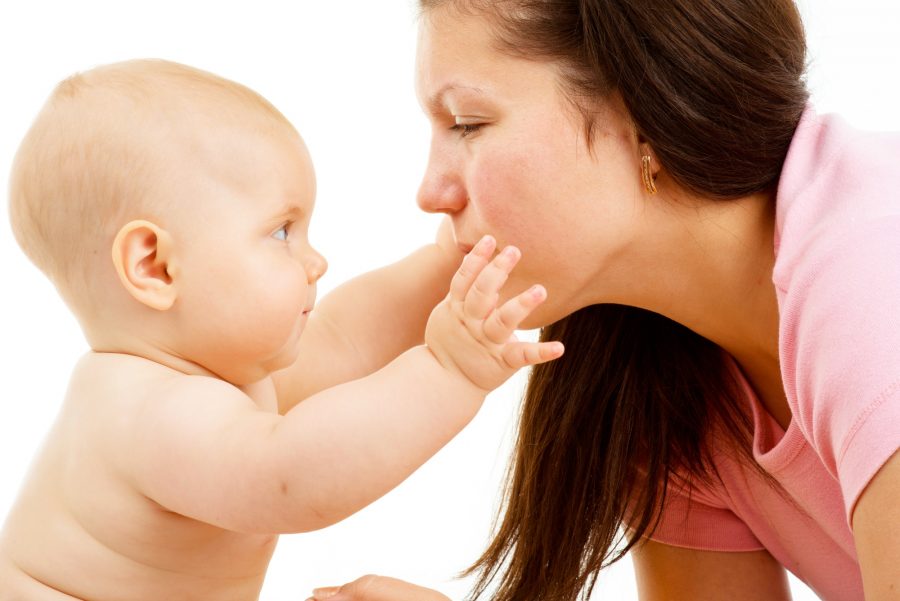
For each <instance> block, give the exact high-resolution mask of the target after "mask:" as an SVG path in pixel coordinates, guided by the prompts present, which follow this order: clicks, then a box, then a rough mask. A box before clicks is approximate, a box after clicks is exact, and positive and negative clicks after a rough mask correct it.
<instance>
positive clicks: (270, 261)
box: [164, 128, 327, 384]
mask: <svg viewBox="0 0 900 601" xmlns="http://www.w3.org/2000/svg"><path fill="white" fill-rule="evenodd" d="M191 142H192V144H191V145H190V146H191V153H192V156H190V157H186V158H187V159H189V162H187V163H186V168H185V169H184V170H183V173H180V174H179V175H178V176H177V178H178V179H177V181H176V185H175V186H173V189H174V190H176V192H175V193H176V194H177V203H176V204H177V208H176V209H175V213H177V219H172V220H170V221H171V222H170V223H168V224H166V225H165V226H164V227H165V228H166V229H167V230H169V231H170V232H172V234H173V237H174V238H175V244H176V245H177V249H178V254H177V264H176V265H175V267H174V268H175V269H176V270H177V271H178V273H177V275H176V277H175V280H176V281H177V282H180V283H179V284H178V301H177V302H176V304H175V306H174V307H173V310H174V311H176V312H177V319H179V320H180V323H181V325H182V326H183V327H180V328H179V329H180V331H183V332H184V335H183V337H182V340H181V345H180V346H181V347H182V348H183V349H185V350H184V351H183V352H184V353H185V354H186V358H187V359H189V360H191V361H193V362H195V363H198V364H199V365H201V366H203V367H204V368H206V369H208V370H210V371H212V372H213V373H215V374H217V375H218V376H220V377H222V378H224V379H226V380H228V381H230V382H232V383H235V384H244V383H248V382H253V381H256V380H259V379H261V378H262V377H264V376H266V375H267V374H268V373H271V372H272V371H275V370H278V369H281V368H284V367H286V366H288V365H290V364H291V363H293V361H294V360H295V358H296V356H297V350H298V340H299V338H300V334H301V332H302V331H303V328H304V326H305V324H306V320H307V318H308V315H309V312H310V311H311V310H312V308H313V305H314V304H315V300H316V281H317V280H318V279H319V278H320V277H321V276H322V274H323V273H324V272H325V270H326V268H327V264H326V262H325V259H324V257H322V255H320V254H319V253H318V252H316V250H315V249H313V248H312V246H310V243H309V239H308V228H309V223H310V217H311V216H312V211H313V205H314V201H315V193H316V184H315V174H314V171H313V166H312V162H311V160H310V157H309V154H308V152H307V150H306V147H305V145H304V144H303V141H302V139H301V138H300V137H299V136H298V135H297V134H296V133H294V132H293V131H289V130H287V129H286V128H285V131H283V132H265V133H262V134H260V133H257V132H253V131H247V129H244V130H239V129H238V128H235V129H234V130H233V131H217V132H213V133H209V135H207V134H206V133H204V134H203V136H202V138H201V137H199V136H197V135H193V136H192V140H191Z"/></svg>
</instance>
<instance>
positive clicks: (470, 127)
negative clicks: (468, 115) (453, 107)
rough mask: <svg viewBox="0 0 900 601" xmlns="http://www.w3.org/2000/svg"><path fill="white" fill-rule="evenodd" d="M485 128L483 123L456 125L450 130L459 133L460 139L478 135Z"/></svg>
mask: <svg viewBox="0 0 900 601" xmlns="http://www.w3.org/2000/svg"><path fill="white" fill-rule="evenodd" d="M482 127H484V124H483V123H455V124H454V125H453V126H452V127H451V128H450V130H451V131H456V132H459V137H461V138H466V137H468V136H471V135H472V134H475V133H478V131H480V130H481V128H482Z"/></svg>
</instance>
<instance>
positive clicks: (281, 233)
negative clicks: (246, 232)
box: [272, 223, 291, 241]
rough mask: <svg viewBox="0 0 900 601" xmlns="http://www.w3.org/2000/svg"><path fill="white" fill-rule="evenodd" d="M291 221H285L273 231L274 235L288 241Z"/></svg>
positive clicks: (277, 238)
mask: <svg viewBox="0 0 900 601" xmlns="http://www.w3.org/2000/svg"><path fill="white" fill-rule="evenodd" d="M290 225H291V224H290V223H285V224H284V225H282V226H281V227H280V228H278V229H277V230H275V231H274V232H272V237H273V238H275V239H276V240H281V241H287V238H288V228H289V227H290Z"/></svg>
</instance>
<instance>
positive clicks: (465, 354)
mask: <svg viewBox="0 0 900 601" xmlns="http://www.w3.org/2000/svg"><path fill="white" fill-rule="evenodd" d="M483 324H484V321H483V320H477V321H475V322H473V321H472V320H469V319H466V317H465V315H463V313H462V309H461V307H458V306H456V303H453V302H451V300H450V299H449V298H447V299H445V300H443V301H442V302H441V303H440V304H438V306H437V307H435V308H434V311H432V313H431V317H430V318H429V320H428V325H427V327H426V328H425V344H426V345H427V346H428V348H429V349H430V350H431V352H432V354H434V356H435V358H436V359H437V360H438V362H439V363H440V364H441V366H443V367H444V369H447V370H448V371H450V372H452V373H456V374H459V375H460V376H462V377H464V378H466V379H467V380H468V381H469V382H470V383H471V384H473V385H474V386H476V387H477V388H479V389H480V390H481V391H483V392H484V393H487V392H490V391H492V390H494V389H495V388H497V387H498V386H500V385H501V384H503V382H505V381H506V380H507V379H509V377H510V376H512V374H513V373H514V372H515V370H514V369H511V368H509V367H508V366H507V364H506V362H505V360H504V359H503V346H504V345H496V344H493V343H491V342H490V341H488V340H487V338H486V337H485V336H484V333H483V332H482V331H480V330H479V329H478V328H483ZM473 327H474V328H475V329H476V332H472V330H471V328H473Z"/></svg>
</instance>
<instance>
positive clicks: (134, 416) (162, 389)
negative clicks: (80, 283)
mask: <svg viewBox="0 0 900 601" xmlns="http://www.w3.org/2000/svg"><path fill="white" fill-rule="evenodd" d="M68 397H69V398H68V399H67V401H68V402H67V404H69V405H76V406H77V407H78V413H79V414H81V415H82V416H86V415H90V414H91V413H95V414H96V416H97V417H98V418H113V419H114V421H115V422H116V423H117V425H118V426H121V425H122V424H123V422H128V421H132V420H137V421H138V423H140V420H142V419H145V418H146V417H148V416H149V415H153V414H157V413H159V412H161V411H162V412H166V411H169V412H171V411H174V412H176V413H182V412H195V411H196V410H198V409H199V408H200V407H202V406H204V405H208V404H210V403H211V402H213V401H214V400H215V401H217V402H218V403H219V404H220V406H222V407H224V406H228V405H230V404H238V405H243V404H245V403H248V402H252V401H251V399H250V398H249V397H248V395H247V394H245V393H244V392H243V391H242V390H241V389H239V388H238V387H236V386H234V385H232V384H230V383H228V382H226V381H224V380H221V379H219V378H216V377H212V376H205V375H193V374H187V373H183V372H180V371H178V370H176V369H173V368H171V367H168V366H165V365H162V364H160V363H157V362H154V361H150V360H148V359H145V358H142V357H136V356H133V355H125V354H118V353H89V354H87V355H86V356H85V357H83V358H82V359H81V361H79V363H78V364H77V366H76V368H75V370H74V371H73V375H72V381H71V383H70V386H69V394H68ZM206 408H207V409H209V407H206Z"/></svg>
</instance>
